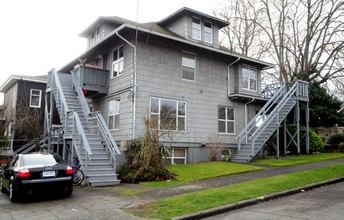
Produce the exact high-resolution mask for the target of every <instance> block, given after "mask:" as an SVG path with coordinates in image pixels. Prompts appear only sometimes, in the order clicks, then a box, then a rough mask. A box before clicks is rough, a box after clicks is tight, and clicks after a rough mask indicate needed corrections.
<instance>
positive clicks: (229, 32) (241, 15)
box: [213, 0, 270, 59]
mask: <svg viewBox="0 0 344 220" xmlns="http://www.w3.org/2000/svg"><path fill="white" fill-rule="evenodd" d="M213 14H214V15H215V16H217V17H220V18H221V19H223V20H225V21H227V22H229V23H230V25H229V26H227V27H225V28H223V29H222V32H223V34H224V36H225V39H223V40H222V43H223V44H226V45H227V46H229V48H230V49H231V50H233V51H237V52H240V53H241V54H243V55H245V56H250V57H253V58H256V59H260V58H261V56H262V55H263V54H264V53H263V51H266V50H267V49H268V48H269V47H270V45H269V43H268V44H267V41H264V40H263V39H262V38H261V37H262V34H263V29H262V28H261V26H259V25H258V24H259V23H261V21H262V17H263V16H262V15H261V14H262V10H261V9H258V10H257V9H256V7H255V0H233V1H226V0H224V1H223V3H222V5H221V6H220V7H219V9H217V10H213Z"/></svg>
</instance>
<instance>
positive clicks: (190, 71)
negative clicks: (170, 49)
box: [182, 52, 196, 81]
mask: <svg viewBox="0 0 344 220" xmlns="http://www.w3.org/2000/svg"><path fill="white" fill-rule="evenodd" d="M182 66H183V72H182V78H183V79H186V80H191V81H195V72H196V55H195V54H192V53H186V52H183V58H182Z"/></svg>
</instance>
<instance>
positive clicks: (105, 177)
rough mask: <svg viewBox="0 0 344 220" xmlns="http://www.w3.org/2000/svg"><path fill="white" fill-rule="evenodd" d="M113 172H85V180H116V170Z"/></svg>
mask: <svg viewBox="0 0 344 220" xmlns="http://www.w3.org/2000/svg"><path fill="white" fill-rule="evenodd" d="M113 172H114V173H113V174H93V175H89V174H87V180H88V181H89V182H92V181H115V180H117V176H118V175H117V174H116V171H115V170H114V171H113Z"/></svg>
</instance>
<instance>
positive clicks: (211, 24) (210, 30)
mask: <svg viewBox="0 0 344 220" xmlns="http://www.w3.org/2000/svg"><path fill="white" fill-rule="evenodd" d="M205 23H209V24H210V28H207V27H205ZM203 32H204V34H203V39H204V42H206V43H209V44H212V43H213V23H211V22H209V21H204V22H203ZM206 33H207V34H209V35H210V41H207V40H206V38H205V35H206Z"/></svg>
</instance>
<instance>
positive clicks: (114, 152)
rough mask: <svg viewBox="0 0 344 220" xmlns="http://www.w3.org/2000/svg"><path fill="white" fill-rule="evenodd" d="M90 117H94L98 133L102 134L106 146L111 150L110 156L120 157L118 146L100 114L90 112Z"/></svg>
mask: <svg viewBox="0 0 344 220" xmlns="http://www.w3.org/2000/svg"><path fill="white" fill-rule="evenodd" d="M91 115H94V116H95V117H96V119H97V125H98V128H99V130H100V132H101V133H102V135H103V137H105V138H104V140H105V142H106V145H107V146H108V147H109V148H110V149H111V151H110V152H111V154H112V155H113V156H116V155H120V154H121V152H120V150H119V149H118V146H117V144H116V142H115V140H114V139H113V137H112V135H111V133H110V131H109V129H108V128H107V126H106V123H105V120H104V118H103V116H102V115H101V114H100V112H92V113H91ZM104 125H105V126H104Z"/></svg>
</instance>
